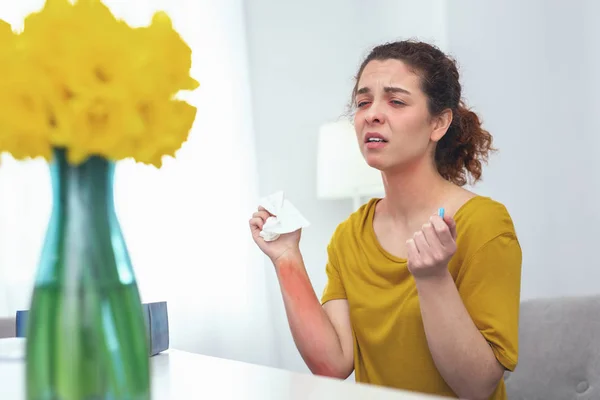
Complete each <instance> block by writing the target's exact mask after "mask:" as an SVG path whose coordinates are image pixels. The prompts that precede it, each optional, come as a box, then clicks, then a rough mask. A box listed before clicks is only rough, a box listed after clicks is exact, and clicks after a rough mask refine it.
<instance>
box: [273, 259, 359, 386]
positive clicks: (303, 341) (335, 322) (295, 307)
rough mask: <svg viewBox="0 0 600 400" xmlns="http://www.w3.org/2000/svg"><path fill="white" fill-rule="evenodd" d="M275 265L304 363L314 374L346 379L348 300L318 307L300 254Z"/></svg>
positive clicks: (348, 367)
mask: <svg viewBox="0 0 600 400" xmlns="http://www.w3.org/2000/svg"><path fill="white" fill-rule="evenodd" d="M274 264H275V269H276V271H277V278H278V279H279V283H280V287H281V293H282V296H283V302H284V305H285V310H286V314H287V318H288V323H289V325H290V329H291V331H292V337H293V338H294V342H295V343H296V347H297V348H298V351H299V352H300V354H301V356H302V358H303V359H304V362H305V363H306V365H307V366H308V368H309V369H310V370H311V372H312V373H313V374H316V375H325V376H330V377H334V378H340V379H346V378H347V377H348V376H349V375H350V374H351V373H352V370H353V368H354V361H353V358H354V354H353V353H354V349H353V342H352V330H351V326H350V314H349V309H348V301H347V300H332V301H329V302H327V303H326V304H325V305H323V306H321V304H320V302H319V300H318V298H317V296H316V294H315V291H314V289H313V287H312V285H311V283H310V279H309V277H308V274H307V272H306V268H305V266H304V261H303V259H302V255H301V254H300V253H299V252H293V253H292V254H291V255H287V254H286V255H285V256H283V257H280V258H279V259H277V260H276V261H275V263H274Z"/></svg>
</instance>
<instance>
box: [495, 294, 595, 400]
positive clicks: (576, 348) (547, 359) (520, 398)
mask: <svg viewBox="0 0 600 400" xmlns="http://www.w3.org/2000/svg"><path fill="white" fill-rule="evenodd" d="M519 319H520V326H519V362H518V365H517V368H516V369H515V371H514V372H512V373H510V372H507V373H506V375H505V378H506V389H507V393H508V399H509V400H525V399H527V400H535V399H540V400H542V399H543V400H564V399H575V398H576V399H578V400H592V399H600V295H599V296H586V297H567V298H552V299H535V300H528V301H524V302H523V303H522V304H521V311H520V318H519Z"/></svg>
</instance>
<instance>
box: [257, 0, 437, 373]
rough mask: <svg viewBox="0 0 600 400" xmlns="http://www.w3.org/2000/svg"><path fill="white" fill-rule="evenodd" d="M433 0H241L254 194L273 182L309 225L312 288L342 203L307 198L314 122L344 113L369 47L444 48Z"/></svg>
mask: <svg viewBox="0 0 600 400" xmlns="http://www.w3.org/2000/svg"><path fill="white" fill-rule="evenodd" d="M444 5H445V1H442V0H429V1H420V2H418V4H417V3H416V2H411V1H397V0H390V1H378V2H377V3H376V6H375V5H374V2H368V3H367V2H364V1H358V0H353V1H348V0H329V1H317V0H310V1H303V2H280V1H276V0H252V1H247V2H246V17H247V19H246V20H247V31H248V46H249V53H250V70H251V82H252V94H253V110H254V120H255V132H256V140H257V146H256V148H257V151H258V154H257V155H258V160H259V161H258V162H259V163H258V171H259V180H260V190H261V194H263V195H266V194H269V193H271V192H274V191H276V190H279V189H282V190H284V191H285V192H286V194H287V196H288V197H289V199H290V200H291V201H292V202H293V203H294V204H295V205H296V206H297V207H298V208H299V209H300V210H301V211H302V212H303V213H304V214H305V216H306V217H307V218H308V219H309V220H310V221H311V223H312V225H311V226H310V227H309V228H307V229H305V230H304V232H303V237H302V242H301V247H302V251H303V255H304V258H305V262H306V265H307V269H308V273H309V275H310V277H311V279H312V282H313V285H314V287H315V289H316V291H317V294H318V295H319V297H320V295H321V291H322V290H323V287H324V285H325V280H326V277H325V271H324V268H325V261H326V245H327V243H328V241H329V238H330V236H331V234H332V233H333V230H334V229H335V227H336V226H337V224H338V223H340V222H341V221H342V220H344V219H345V218H346V217H347V216H348V215H349V213H350V212H351V211H352V204H351V201H350V200H348V201H323V200H319V199H317V198H316V171H315V169H316V146H317V132H318V128H319V125H320V124H322V123H324V122H327V121H331V120H335V119H336V118H338V117H339V116H340V115H342V114H343V113H344V112H345V106H346V104H347V102H348V100H349V96H350V91H351V89H352V85H353V81H352V78H353V76H354V74H355V73H356V71H357V69H358V66H359V64H360V62H361V61H362V57H363V56H365V55H366V53H367V51H368V50H369V47H370V46H372V45H374V44H378V43H380V42H383V41H390V40H395V39H397V38H405V37H413V36H419V37H421V38H425V39H427V40H431V41H434V42H436V43H437V44H439V45H440V46H445V45H446V42H445V20H444ZM265 268H267V269H268V270H269V272H270V274H268V277H267V279H268V282H267V287H268V288H269V292H270V295H271V302H272V306H273V313H274V318H275V321H276V326H277V332H278V334H277V338H276V343H274V344H273V345H274V346H276V347H277V348H278V349H280V352H281V353H280V357H281V358H280V365H281V366H283V367H285V368H289V369H292V370H298V371H307V368H306V366H305V365H304V362H303V361H302V359H301V357H300V356H299V354H298V352H297V350H296V348H295V346H294V343H293V340H292V337H291V334H290V332H289V328H288V325H287V320H286V316H285V311H284V308H283V303H282V300H281V295H280V292H279V287H278V284H277V281H276V277H275V274H274V271H272V267H271V266H270V265H269V264H266V266H265Z"/></svg>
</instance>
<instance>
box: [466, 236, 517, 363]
mask: <svg viewBox="0 0 600 400" xmlns="http://www.w3.org/2000/svg"><path fill="white" fill-rule="evenodd" d="M521 263H522V252H521V247H520V245H519V242H518V240H517V238H516V236H515V234H514V233H512V232H511V233H504V234H501V235H499V236H496V237H495V238H493V239H491V240H489V241H488V242H486V243H485V244H484V245H483V246H481V247H480V248H479V249H478V250H477V251H475V252H474V253H473V255H472V256H471V257H469V258H468V259H466V260H465V263H464V264H463V266H462V268H461V271H460V273H459V275H458V277H457V281H456V284H457V287H458V291H459V293H460V295H461V298H462V299H463V302H464V304H465V307H466V308H467V310H468V312H469V314H470V315H471V318H472V319H473V322H474V323H475V325H476V326H477V328H478V329H479V331H480V332H481V333H482V335H483V336H484V337H485V339H486V340H487V342H488V343H489V344H490V346H491V347H492V351H493V352H494V355H495V356H496V358H497V359H498V361H499V362H500V363H501V364H502V365H503V366H504V368H506V369H507V370H509V371H513V370H514V369H515V368H516V366H517V360H518V340H519V307H520V296H521Z"/></svg>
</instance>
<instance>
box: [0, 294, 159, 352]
mask: <svg viewBox="0 0 600 400" xmlns="http://www.w3.org/2000/svg"><path fill="white" fill-rule="evenodd" d="M142 307H143V312H144V319H145V322H146V333H147V335H148V341H149V349H148V350H149V353H150V354H149V355H150V356H155V355H157V354H159V353H161V352H163V351H165V350H167V349H168V348H169V312H168V309H167V303H166V302H165V301H159V302H151V303H144V304H142ZM28 316H29V311H28V310H19V311H17V315H16V319H15V318H13V319H12V321H13V322H12V335H11V337H12V336H15V331H16V336H17V337H23V338H24V337H26V334H27V318H28ZM0 323H1V322H0ZM1 334H2V328H1V325H0V337H2V335H1Z"/></svg>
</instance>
